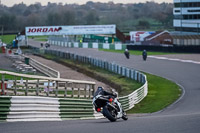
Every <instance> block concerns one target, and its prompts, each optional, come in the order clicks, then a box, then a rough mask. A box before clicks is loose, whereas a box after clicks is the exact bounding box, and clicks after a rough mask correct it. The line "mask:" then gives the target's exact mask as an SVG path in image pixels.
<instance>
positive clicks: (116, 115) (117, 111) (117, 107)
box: [92, 95, 128, 122]
mask: <svg viewBox="0 0 200 133" xmlns="http://www.w3.org/2000/svg"><path fill="white" fill-rule="evenodd" d="M92 103H93V105H94V106H95V109H96V111H97V112H100V113H102V114H103V115H104V117H106V118H107V119H108V120H110V121H111V122H114V121H116V120H117V119H120V118H122V119H123V120H128V117H127V115H126V112H124V110H123V108H122V106H121V103H120V102H119V100H118V99H117V98H114V97H111V96H103V95H97V96H95V97H94V98H93V102H92Z"/></svg>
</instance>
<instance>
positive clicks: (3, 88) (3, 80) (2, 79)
mask: <svg viewBox="0 0 200 133" xmlns="http://www.w3.org/2000/svg"><path fill="white" fill-rule="evenodd" d="M4 82H5V75H4V74H2V76H1V85H2V93H1V94H2V95H5V85H4Z"/></svg>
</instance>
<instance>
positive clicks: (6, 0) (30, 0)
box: [0, 0, 173, 6]
mask: <svg viewBox="0 0 200 133" xmlns="http://www.w3.org/2000/svg"><path fill="white" fill-rule="evenodd" d="M0 1H1V3H2V4H3V5H6V6H13V5H14V4H18V3H21V2H23V3H24V4H27V5H30V4H34V3H35V2H40V3H41V4H42V5H47V3H48V2H51V3H59V2H62V3H63V4H66V3H67V4H72V3H76V4H85V3H86V2H87V1H93V2H108V1H113V2H114V3H139V2H146V1H155V2H158V3H162V2H168V3H172V2H173V0H0Z"/></svg>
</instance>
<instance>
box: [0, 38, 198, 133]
mask: <svg viewBox="0 0 200 133" xmlns="http://www.w3.org/2000/svg"><path fill="white" fill-rule="evenodd" d="M29 43H30V44H31V45H33V46H38V47H39V46H40V43H38V42H34V41H29ZM51 48H52V49H54V50H55V49H58V50H60V51H70V52H74V53H77V54H79V55H87V56H91V57H96V58H99V59H105V60H107V61H110V62H115V63H117V64H120V65H122V66H128V67H131V68H134V69H137V70H140V71H144V72H148V73H152V74H155V75H158V76H162V77H164V78H167V79H170V80H173V81H174V82H176V83H178V84H179V85H180V86H182V88H183V90H184V92H185V93H184V95H183V96H182V98H181V99H180V100H179V101H178V102H177V103H175V104H173V105H172V106H169V107H168V108H166V109H164V110H163V111H161V112H157V113H153V114H147V115H142V116H135V115H130V116H129V120H128V121H123V120H118V121H117V122H114V123H111V122H109V121H108V120H107V119H101V120H81V121H80V120H72V121H69V120H68V121H61V122H17V123H0V131H1V133H36V132H37V133H123V132H124V133H134V132H135V133H198V132H200V65H199V64H195V63H185V62H180V61H169V60H160V59H155V58H148V59H147V61H146V62H144V61H142V57H141V56H134V55H131V57H130V59H129V60H127V59H126V58H125V57H124V55H123V54H117V53H108V52H102V51H98V50H95V49H80V48H63V47H58V46H51V47H50V49H51Z"/></svg>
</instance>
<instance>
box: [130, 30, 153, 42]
mask: <svg viewBox="0 0 200 133" xmlns="http://www.w3.org/2000/svg"><path fill="white" fill-rule="evenodd" d="M153 33H155V32H154V31H131V32H130V37H131V41H133V42H134V43H137V42H141V41H144V38H145V37H147V36H149V35H151V34H153Z"/></svg>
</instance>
